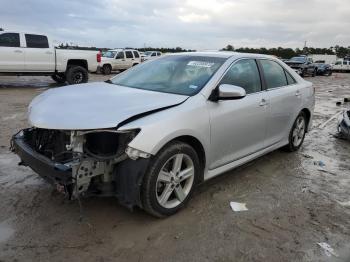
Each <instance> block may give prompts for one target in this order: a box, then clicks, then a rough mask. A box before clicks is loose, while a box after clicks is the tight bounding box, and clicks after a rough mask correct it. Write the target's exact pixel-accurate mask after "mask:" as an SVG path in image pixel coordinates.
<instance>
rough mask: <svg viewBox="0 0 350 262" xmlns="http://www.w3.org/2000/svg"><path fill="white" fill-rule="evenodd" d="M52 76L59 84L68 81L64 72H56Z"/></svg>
mask: <svg viewBox="0 0 350 262" xmlns="http://www.w3.org/2000/svg"><path fill="white" fill-rule="evenodd" d="M51 78H52V79H53V80H54V81H55V82H56V83H58V84H64V83H65V82H66V76H65V75H64V74H63V73H56V74H54V75H52V76H51Z"/></svg>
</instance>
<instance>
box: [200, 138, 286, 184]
mask: <svg viewBox="0 0 350 262" xmlns="http://www.w3.org/2000/svg"><path fill="white" fill-rule="evenodd" d="M286 144H288V141H287V142H286V141H282V142H280V143H277V144H274V145H272V146H270V147H267V148H265V149H263V150H261V151H258V152H256V153H253V154H251V155H248V156H246V157H243V158H241V159H238V160H236V161H233V162H231V163H229V164H226V165H224V166H221V167H218V168H215V169H213V170H206V172H205V174H204V181H206V180H208V179H211V178H213V177H216V176H218V175H220V174H222V173H225V172H226V171H229V170H231V169H234V168H236V167H238V166H241V165H243V164H246V163H248V162H250V161H252V160H254V159H256V158H258V157H260V156H262V155H265V154H267V153H269V152H272V151H274V150H276V149H278V148H281V147H282V146H285V145H286Z"/></svg>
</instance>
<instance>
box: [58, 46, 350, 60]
mask: <svg viewBox="0 0 350 262" xmlns="http://www.w3.org/2000/svg"><path fill="white" fill-rule="evenodd" d="M57 48H60V49H78V50H94V51H107V50H110V49H111V48H98V47H84V46H78V45H69V44H68V43H66V44H63V43H61V44H60V45H59V46H58V47H57ZM127 48H130V49H136V50H139V51H140V52H146V51H160V52H162V53H179V52H192V51H196V50H191V49H183V48H181V47H174V48H168V47H159V48H156V47H144V48H132V47H127ZM221 51H236V52H240V53H259V54H266V55H274V56H277V57H280V58H283V59H290V58H291V57H293V56H298V55H308V54H322V55H324V54H326V55H337V57H339V58H344V57H346V56H350V46H348V47H344V46H339V45H336V46H334V47H333V46H332V47H329V48H318V47H316V48H314V47H304V48H302V49H300V48H296V49H293V48H283V47H277V48H265V47H259V48H251V47H239V48H234V47H233V46H232V45H227V46H226V47H224V48H222V49H221Z"/></svg>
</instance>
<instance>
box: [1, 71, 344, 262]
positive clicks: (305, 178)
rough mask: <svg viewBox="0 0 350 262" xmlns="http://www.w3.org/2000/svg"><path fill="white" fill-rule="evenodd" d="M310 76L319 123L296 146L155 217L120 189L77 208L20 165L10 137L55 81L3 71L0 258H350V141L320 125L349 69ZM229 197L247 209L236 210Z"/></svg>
mask: <svg viewBox="0 0 350 262" xmlns="http://www.w3.org/2000/svg"><path fill="white" fill-rule="evenodd" d="M107 78H108V77H105V76H103V75H91V76H90V81H102V80H106V79H107ZM308 80H309V81H312V82H313V83H314V86H315V87H316V94H317V101H316V108H315V119H314V128H313V130H312V131H311V132H310V133H309V134H308V135H307V137H306V139H305V142H304V145H303V147H302V149H301V150H300V151H299V152H296V153H285V152H283V151H281V150H277V151H275V152H272V153H270V154H268V155H266V156H264V157H261V158H259V159H257V160H255V161H253V162H252V163H250V164H247V165H245V166H243V167H241V168H238V169H236V170H234V171H230V172H228V173H226V174H224V175H222V176H220V177H218V178H215V179H213V180H210V181H208V182H207V183H205V184H203V185H201V186H200V187H199V188H198V190H197V191H196V193H195V195H194V198H193V199H192V201H190V203H189V205H188V206H187V208H186V209H184V210H183V211H182V212H180V213H178V214H177V215H175V216H172V217H170V218H167V219H155V218H153V217H150V216H148V215H147V214H145V213H144V212H142V211H140V210H135V211H134V212H129V211H128V210H127V209H125V208H123V207H121V206H119V205H118V203H117V201H116V200H115V199H113V198H103V199H101V198H90V199H84V200H83V201H82V205H83V211H82V213H80V209H79V205H78V203H77V202H76V201H71V202H69V201H66V200H64V199H63V196H62V195H60V194H58V193H56V192H55V191H54V190H53V189H52V188H51V187H50V186H49V185H47V184H46V183H45V182H44V181H43V180H42V179H41V178H39V177H38V176H37V175H36V174H35V173H33V172H32V171H31V170H30V169H29V168H26V167H22V166H18V165H17V163H18V161H19V159H18V158H17V157H16V156H15V155H14V154H12V153H10V152H9V150H8V147H9V140H10V137H11V135H12V134H14V133H15V132H17V131H18V130H19V129H20V128H24V127H26V126H27V122H26V107H27V106H28V104H29V102H30V101H31V99H32V98H33V97H35V96H36V95H38V94H40V93H41V92H43V91H44V90H45V89H47V88H52V87H55V86H56V84H54V82H53V81H52V80H51V79H50V78H48V77H23V78H17V77H2V76H1V77H0V112H1V114H0V119H1V125H0V199H1V200H0V210H1V212H0V261H269V262H274V261H350V251H349V250H350V194H349V193H350V161H349V154H350V143H349V142H348V141H344V140H339V139H337V138H334V137H333V134H335V132H336V124H337V119H336V118H335V119H334V120H332V121H330V122H329V123H328V124H327V125H325V126H324V127H322V128H320V125H321V126H322V123H324V122H325V121H326V120H328V119H329V118H331V117H332V116H333V115H335V114H336V113H337V112H340V111H341V110H342V109H344V108H350V103H348V105H347V104H344V105H342V106H336V102H337V101H343V98H344V97H350V74H340V73H339V74H333V76H331V77H321V76H319V77H315V78H311V77H310V78H308ZM315 161H316V162H317V161H322V162H323V163H324V164H325V166H324V167H321V166H319V165H315ZM230 201H236V202H244V203H247V207H248V209H249V210H248V211H245V212H233V211H232V210H231V208H230V205H229V203H230ZM81 215H82V219H80V218H81ZM322 242H325V243H327V244H329V245H330V246H331V247H332V248H333V249H334V252H335V253H334V255H332V254H328V255H330V256H327V253H326V252H325V250H324V249H323V248H321V247H320V246H319V245H318V244H317V243H322ZM335 255H337V256H335Z"/></svg>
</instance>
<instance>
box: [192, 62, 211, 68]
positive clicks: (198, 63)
mask: <svg viewBox="0 0 350 262" xmlns="http://www.w3.org/2000/svg"><path fill="white" fill-rule="evenodd" d="M187 65H189V66H196V67H206V68H209V67H212V66H213V65H214V63H209V62H204V61H190V62H188V64H187Z"/></svg>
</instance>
